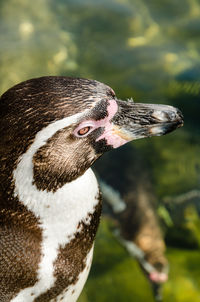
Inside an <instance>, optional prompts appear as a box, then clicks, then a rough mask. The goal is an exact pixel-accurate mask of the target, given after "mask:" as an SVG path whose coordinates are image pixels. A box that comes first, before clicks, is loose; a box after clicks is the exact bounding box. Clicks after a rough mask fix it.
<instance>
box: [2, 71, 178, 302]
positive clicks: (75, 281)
mask: <svg viewBox="0 0 200 302" xmlns="http://www.w3.org/2000/svg"><path fill="white" fill-rule="evenodd" d="M182 124H183V117H182V114H181V112H180V111H179V110H178V109H176V108H174V107H172V106H167V105H153V104H142V103H134V102H133V101H131V100H128V101H122V100H120V99H117V97H116V95H115V92H114V91H113V90H112V89H111V88H110V87H108V86H107V85H105V84H102V83H100V82H98V81H95V80H88V79H81V78H70V77H59V76H48V77H40V78H35V79H30V80H27V81H25V82H22V83H20V84H17V85H16V86H14V87H12V88H10V89H9V90H8V91H7V92H5V93H4V94H3V95H2V96H1V98H0V171H1V175H0V176H1V181H0V299H1V301H2V302H8V301H10V302H33V301H34V302H47V301H65V302H67V301H70V302H74V301H77V299H78V297H79V295H80V293H81V290H82V288H83V286H84V284H85V282H86V279H87V276H88V273H89V270H90V266H91V262H92V255H93V248H94V240H95V235H96V232H97V228H98V224H99V220H100V215H101V193H100V190H99V186H98V183H97V180H96V177H95V175H94V173H93V172H92V170H91V168H90V167H91V166H92V164H93V163H94V162H95V161H96V160H97V159H98V158H99V157H100V156H101V155H103V154H104V153H105V152H106V151H109V150H112V149H114V148H118V147H120V146H121V145H123V144H125V143H127V142H129V141H131V140H133V139H138V138H144V137H149V136H153V135H154V136H155V135H157V136H158V135H163V134H166V133H168V132H170V131H172V130H174V129H176V128H177V127H180V126H182Z"/></svg>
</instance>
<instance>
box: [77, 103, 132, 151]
mask: <svg viewBox="0 0 200 302" xmlns="http://www.w3.org/2000/svg"><path fill="white" fill-rule="evenodd" d="M117 110H118V105H117V103H116V101H115V100H108V106H107V112H108V115H107V116H106V117H105V118H104V119H101V120H99V121H95V120H88V121H84V122H82V123H81V124H80V125H79V126H78V128H76V130H75V132H74V134H75V135H76V136H78V135H77V134H78V131H79V130H80V129H82V128H84V127H91V130H90V131H89V132H87V133H86V134H85V135H82V137H85V136H87V135H88V134H89V133H90V132H92V131H93V130H94V129H97V128H99V127H103V128H105V130H104V132H103V133H102V135H101V136H100V137H98V138H97V140H96V141H100V140H101V139H105V140H106V142H107V144H108V145H110V146H112V147H113V148H118V147H120V146H122V145H124V144H125V143H127V142H128V140H125V139H123V138H121V137H120V136H119V135H117V134H115V133H114V131H113V124H112V123H111V122H110V121H111V119H112V118H113V116H114V115H115V114H116V113H117Z"/></svg>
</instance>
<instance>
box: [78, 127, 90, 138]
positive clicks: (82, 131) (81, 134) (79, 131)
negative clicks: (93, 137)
mask: <svg viewBox="0 0 200 302" xmlns="http://www.w3.org/2000/svg"><path fill="white" fill-rule="evenodd" d="M91 128H92V127H90V126H87V127H83V128H81V129H80V130H78V132H77V133H78V135H80V136H83V135H85V134H87V133H88V132H89V131H90V129H91Z"/></svg>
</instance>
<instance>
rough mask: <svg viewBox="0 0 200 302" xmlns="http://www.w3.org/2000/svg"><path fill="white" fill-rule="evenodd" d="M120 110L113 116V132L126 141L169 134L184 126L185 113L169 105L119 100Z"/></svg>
mask: <svg viewBox="0 0 200 302" xmlns="http://www.w3.org/2000/svg"><path fill="white" fill-rule="evenodd" d="M117 104H118V111H117V113H116V114H115V115H114V117H113V118H112V123H113V128H112V132H113V134H115V135H117V136H119V137H120V138H121V139H122V140H124V141H130V140H135V139H139V138H144V137H150V136H160V135H164V134H167V133H169V132H171V131H173V130H175V129H176V128H178V127H181V126H183V115H182V113H181V111H180V110H179V109H177V108H175V107H172V106H168V105H155V104H142V103H134V102H133V101H131V100H129V101H127V102H124V101H121V100H117Z"/></svg>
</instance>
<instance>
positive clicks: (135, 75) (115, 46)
mask: <svg viewBox="0 0 200 302" xmlns="http://www.w3.org/2000/svg"><path fill="white" fill-rule="evenodd" d="M199 51H200V0H182V1H180V0H179V1H178V0H173V1H172V0H163V1H158V0H57V1H53V0H34V1H28V0H0V92H1V94H2V93H3V92H4V91H6V90H7V89H8V88H9V87H11V86H13V85H14V84H16V83H18V82H20V81H23V80H26V79H28V78H33V77H39V76H42V75H63V76H75V77H85V78H91V79H96V80H98V81H101V82H104V83H106V84H108V85H109V86H111V87H112V88H113V89H114V90H115V92H116V94H117V96H118V97H119V98H121V99H127V98H133V99H134V101H136V102H143V103H164V104H169V105H173V106H176V107H178V108H179V109H181V110H182V112H183V114H184V117H185V125H184V127H183V128H181V129H178V130H177V131H175V132H173V133H171V134H169V135H167V136H163V137H154V138H151V139H143V140H139V141H135V142H132V143H130V144H128V145H127V146H124V147H122V148H120V150H116V151H113V152H110V153H108V154H106V155H105V156H104V157H102V158H101V159H100V160H99V162H97V164H96V170H97V173H98V174H99V175H100V177H101V179H103V180H105V181H106V183H108V184H109V186H112V187H113V192H116V190H117V193H116V194H114V193H113V194H114V195H113V196H115V197H116V196H118V197H119V198H122V199H123V200H125V203H126V204H127V205H128V206H127V207H128V208H129V207H130V209H131V210H132V212H131V210H130V211H129V213H130V212H131V213H133V214H132V216H131V217H128V219H126V215H125V214H124V213H122V215H121V214H120V215H121V216H123V217H122V219H121V216H120V215H113V214H112V213H111V212H112V211H111V210H109V209H107V208H105V209H104V212H105V215H104V216H103V217H102V220H101V226H100V229H99V232H98V236H97V241H96V248H95V254H94V262H93V266H92V270H91V273H90V276H89V279H88V281H87V284H86V286H85V289H84V291H83V293H82V295H81V297H80V298H79V302H104V301H105V302H107V301H109V302H110V301H111V302H112V301H117V302H118V301H119V302H122V301H123V302H124V301H126V302H129V301H137V302H140V301H143V302H144V301H148V302H152V301H155V300H154V299H155V297H154V296H155V293H154V292H153V291H152V286H151V284H150V282H149V281H148V277H147V278H146V274H143V271H142V270H141V269H140V265H138V261H136V260H134V258H133V257H132V255H130V253H128V252H127V250H126V249H125V248H124V246H123V244H121V242H120V240H118V239H117V238H116V235H115V234H114V232H113V228H115V229H116V223H119V225H120V227H121V228H122V229H123V233H124V234H125V235H126V239H129V240H130V241H132V242H135V243H136V244H137V245H138V246H139V247H140V248H141V250H143V251H144V259H146V260H147V261H150V262H151V260H149V259H148V257H146V258H145V255H146V254H148V248H147V250H145V246H144V245H143V244H142V243H141V242H140V240H139V239H138V238H139V237H138V236H139V235H140V231H141V230H142V227H140V228H139V230H138V231H137V230H136V228H137V227H138V225H139V226H142V225H143V223H144V222H143V220H144V219H142V218H143V217H146V216H145V215H146V213H147V212H148V213H149V211H150V212H151V213H153V214H151V215H150V216H151V217H150V216H149V217H150V218H149V221H150V225H151V226H152V224H153V225H154V226H155V227H154V228H153V227H151V226H150V227H149V228H148V227H147V229H148V230H150V229H151V230H152V232H151V234H149V236H152V238H153V239H152V244H151V249H152V247H154V242H155V246H156V248H155V249H154V251H153V253H154V254H156V252H158V250H159V246H162V247H161V248H160V249H161V254H163V257H164V258H165V257H166V259H168V262H169V279H168V281H167V282H165V284H164V285H163V291H162V297H163V298H162V299H163V301H164V302H167V301H170V302H183V301H184V302H189V301H193V302H197V301H200V156H199V155H200V117H199V115H200V52H199ZM113 175H114V177H113ZM144 196H145V197H144ZM143 197H144V198H143ZM108 199H109V198H108ZM138 200H142V201H141V203H140V204H143V205H144V206H143V207H142V209H140V211H139V214H138V215H139V216H138V215H137V217H136V218H134V209H135V208H137V209H138V204H137V202H138ZM144 200H146V201H145V202H143V201H144ZM108 208H109V206H108ZM149 209H150V210H149ZM152 211H153V212H152ZM129 215H130V214H129ZM120 219H121V220H120ZM147 220H148V219H147ZM116 221H117V222H116ZM152 221H153V222H152ZM128 222H130V224H129V225H127V223H128ZM135 222H137V223H135ZM134 223H135V224H134ZM124 224H126V226H124ZM159 225H160V229H159ZM129 231H130V232H131V234H127V233H128V232H129ZM154 231H155V232H154ZM155 234H158V236H157V235H155ZM163 239H165V243H166V246H167V249H166V254H165V255H164V247H163V246H164V242H163ZM157 241H160V242H161V241H162V242H163V244H161V245H159V244H157ZM155 257H157V255H155ZM163 261H164V262H163V263H165V264H163V265H165V266H167V264H166V262H165V260H163ZM166 261H167V260H166ZM157 262H158V261H157ZM161 262H162V261H161Z"/></svg>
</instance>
